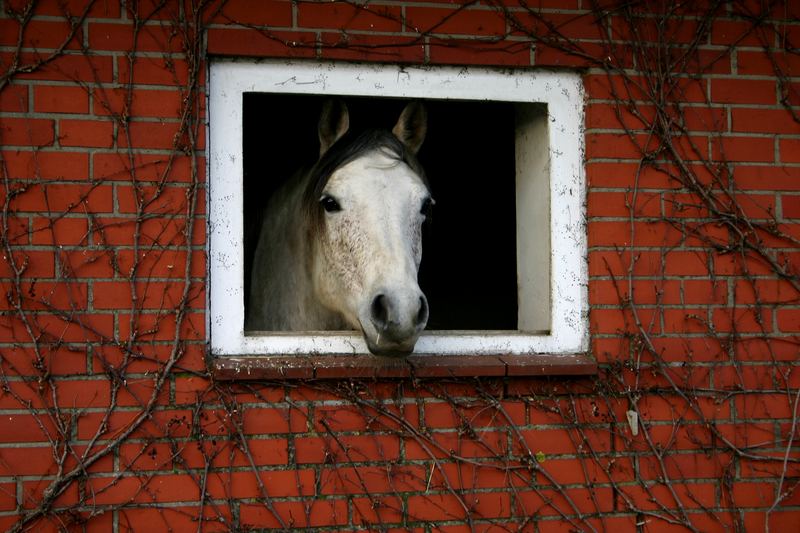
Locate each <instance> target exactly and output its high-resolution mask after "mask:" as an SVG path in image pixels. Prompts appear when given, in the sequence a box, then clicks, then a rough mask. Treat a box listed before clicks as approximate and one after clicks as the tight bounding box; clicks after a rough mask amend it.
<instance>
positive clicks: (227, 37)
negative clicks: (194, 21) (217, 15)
mask: <svg viewBox="0 0 800 533" xmlns="http://www.w3.org/2000/svg"><path fill="white" fill-rule="evenodd" d="M207 36H208V37H207V39H208V53H209V54H220V55H241V56H246V57H253V56H255V57H264V56H277V57H314V56H315V55H316V33H315V32H311V31H309V32H299V31H278V32H269V35H265V34H263V33H262V32H258V31H253V30H241V29H230V28H209V30H208V31H207Z"/></svg>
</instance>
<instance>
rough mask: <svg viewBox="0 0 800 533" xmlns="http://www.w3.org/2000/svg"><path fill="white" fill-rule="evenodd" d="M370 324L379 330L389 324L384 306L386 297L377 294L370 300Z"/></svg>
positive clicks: (387, 310)
mask: <svg viewBox="0 0 800 533" xmlns="http://www.w3.org/2000/svg"><path fill="white" fill-rule="evenodd" d="M371 312H372V322H373V323H374V324H375V325H376V326H377V327H378V328H380V329H386V326H387V325H388V322H389V309H388V307H387V305H386V297H385V296H384V295H383V294H379V295H377V296H376V297H375V299H374V300H372V307H371Z"/></svg>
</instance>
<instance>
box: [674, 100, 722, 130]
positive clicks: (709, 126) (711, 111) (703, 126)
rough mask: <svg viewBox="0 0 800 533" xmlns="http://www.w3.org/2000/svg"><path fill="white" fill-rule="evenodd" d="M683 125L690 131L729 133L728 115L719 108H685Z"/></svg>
mask: <svg viewBox="0 0 800 533" xmlns="http://www.w3.org/2000/svg"><path fill="white" fill-rule="evenodd" d="M682 118H683V125H684V126H685V127H686V129H688V130H689V131H714V132H719V131H727V130H728V113H727V111H726V110H725V109H721V108H718V107H711V108H709V107H704V106H703V107H700V106H698V107H695V106H691V107H690V106H685V107H683V114H682Z"/></svg>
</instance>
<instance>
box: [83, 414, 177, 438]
mask: <svg viewBox="0 0 800 533" xmlns="http://www.w3.org/2000/svg"><path fill="white" fill-rule="evenodd" d="M105 415H106V413H105V412H91V413H85V414H84V415H83V416H82V417H81V418H80V419H79V420H78V438H79V439H81V440H86V439H91V438H93V437H94V436H95V434H97V433H98V429H99V428H101V425H102V424H103V423H104V422H103V420H104V418H105ZM141 415H142V412H141V411H140V410H133V411H120V410H116V411H114V412H113V413H112V414H111V416H109V417H108V420H107V422H106V423H105V425H104V426H102V427H103V429H104V431H102V432H100V435H101V437H102V439H109V438H112V436H113V435H116V434H118V433H119V432H121V431H125V430H127V429H128V428H129V427H130V425H131V424H133V423H134V422H135V421H136V420H137V419H138V418H139V417H140V416H141ZM191 421H192V412H191V411H190V410H188V409H166V410H162V409H157V410H155V411H153V413H152V414H151V415H150V416H149V417H148V416H145V417H144V420H143V421H142V423H141V424H140V425H139V426H137V428H136V429H135V430H134V431H133V433H131V438H132V439H140V438H152V437H154V436H159V437H161V436H164V435H169V436H170V437H173V438H181V437H188V436H189V434H190V430H191Z"/></svg>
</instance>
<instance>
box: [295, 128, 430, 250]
mask: <svg viewBox="0 0 800 533" xmlns="http://www.w3.org/2000/svg"><path fill="white" fill-rule="evenodd" d="M373 150H383V151H384V152H385V153H387V155H391V156H392V157H394V158H396V159H397V161H398V162H403V163H405V164H407V165H408V166H409V168H411V170H413V171H414V172H415V173H416V174H417V175H418V176H419V178H420V179H421V180H422V182H423V183H424V184H425V186H426V187H428V181H427V178H426V177H425V172H424V171H423V169H422V166H421V165H420V164H419V161H418V160H417V158H416V156H415V155H414V154H413V153H411V151H410V150H407V149H406V147H405V145H403V143H402V142H400V140H399V139H398V138H397V137H395V136H394V135H393V134H392V133H391V132H389V131H387V130H378V129H374V130H366V131H364V132H362V133H360V134H358V135H354V134H351V133H350V132H348V133H347V134H345V135H344V136H343V137H342V138H341V139H339V140H338V141H336V143H334V144H333V146H331V147H330V149H328V151H327V152H325V154H323V156H322V157H321V158H320V159H319V161H317V163H316V164H315V165H314V166H313V167H312V168H311V170H310V171H309V174H308V181H307V183H306V188H305V191H304V194H303V206H304V211H305V213H306V217H307V219H308V229H309V235H308V236H309V238H313V237H314V236H315V235H318V234H319V231H320V230H321V229H322V225H323V223H324V220H325V219H324V216H323V209H322V207H321V206H320V204H319V199H320V197H321V196H322V192H323V191H324V190H325V186H326V185H327V184H328V181H329V180H330V178H331V176H332V175H333V173H334V172H335V171H336V169H338V168H339V167H342V166H344V165H346V164H347V163H350V162H351V161H354V160H356V159H358V158H359V157H361V156H362V155H365V154H366V153H368V152H371V151H373Z"/></svg>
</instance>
